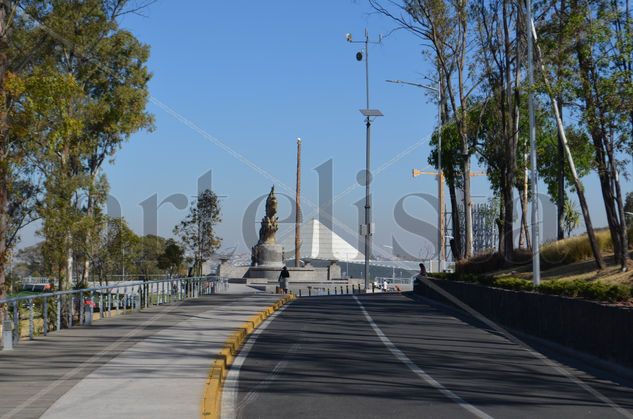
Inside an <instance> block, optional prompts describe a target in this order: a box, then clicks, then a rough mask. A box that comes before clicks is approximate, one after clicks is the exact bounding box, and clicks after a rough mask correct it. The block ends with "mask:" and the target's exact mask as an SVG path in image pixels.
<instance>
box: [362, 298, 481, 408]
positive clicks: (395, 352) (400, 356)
mask: <svg viewBox="0 0 633 419" xmlns="http://www.w3.org/2000/svg"><path fill="white" fill-rule="evenodd" d="M353 297H354V300H356V302H357V303H358V306H359V307H360V310H361V311H362V312H363V315H364V316H365V319H367V321H368V322H369V325H370V326H371V328H372V329H373V330H374V332H375V333H376V335H378V337H379V338H380V340H381V341H382V343H383V344H384V345H385V346H386V347H387V349H389V351H391V353H392V354H393V355H394V356H395V357H396V358H398V360H399V361H400V362H402V363H403V364H404V365H406V366H407V367H408V368H409V369H410V370H411V371H412V372H413V373H414V374H415V375H417V376H418V377H420V378H422V379H423V380H424V381H426V382H427V383H428V384H429V385H431V386H432V387H434V388H435V389H437V390H438V391H439V392H440V393H442V394H443V395H445V396H446V397H448V398H449V399H451V400H452V401H453V402H455V403H456V404H458V405H459V406H460V407H462V408H464V409H465V410H467V411H469V412H470V413H472V414H473V415H475V416H477V417H478V418H485V419H492V416H490V415H489V414H487V413H485V412H483V411H481V410H479V409H477V408H476V407H475V406H473V405H472V404H470V403H468V402H467V401H465V400H464V399H462V398H461V397H459V396H458V395H457V394H455V393H453V392H452V391H450V390H449V389H447V388H446V387H444V386H443V385H442V384H440V383H439V382H437V381H436V380H435V379H434V378H433V377H431V376H430V375H429V374H427V373H426V372H425V371H424V370H423V369H422V368H420V367H418V366H417V365H416V364H415V363H414V362H413V361H411V359H409V357H408V356H406V355H405V354H404V352H402V351H401V350H400V349H398V347H397V346H396V345H394V344H393V342H391V340H389V338H388V337H387V336H386V335H385V334H384V333H383V331H382V330H381V329H380V328H379V327H378V325H377V324H376V323H374V320H373V319H372V318H371V316H370V315H369V313H368V312H367V310H365V307H364V306H363V303H361V302H360V300H359V299H358V297H357V296H355V295H354V296H353Z"/></svg>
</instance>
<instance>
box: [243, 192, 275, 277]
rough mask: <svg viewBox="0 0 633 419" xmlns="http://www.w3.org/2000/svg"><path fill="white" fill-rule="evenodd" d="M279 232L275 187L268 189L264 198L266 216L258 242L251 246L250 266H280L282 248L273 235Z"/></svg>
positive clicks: (260, 229) (263, 219)
mask: <svg viewBox="0 0 633 419" xmlns="http://www.w3.org/2000/svg"><path fill="white" fill-rule="evenodd" d="M277 230H279V218H278V217H277V197H275V186H274V185H273V187H272V188H271V189H270V193H269V194H268V198H266V215H264V218H262V224H261V227H260V228H259V241H258V242H257V244H256V245H255V246H253V249H252V252H251V266H282V265H283V247H282V246H281V245H280V244H277V240H276V239H275V234H276V233H277Z"/></svg>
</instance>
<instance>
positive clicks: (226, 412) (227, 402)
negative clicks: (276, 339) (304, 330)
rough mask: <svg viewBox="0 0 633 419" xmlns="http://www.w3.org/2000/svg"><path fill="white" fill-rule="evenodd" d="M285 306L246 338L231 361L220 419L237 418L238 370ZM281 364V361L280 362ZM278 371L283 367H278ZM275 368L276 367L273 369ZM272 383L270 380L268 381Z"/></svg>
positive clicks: (223, 393)
mask: <svg viewBox="0 0 633 419" xmlns="http://www.w3.org/2000/svg"><path fill="white" fill-rule="evenodd" d="M286 307H288V306H286V305H284V306H283V307H282V308H281V309H279V310H278V311H276V312H275V313H273V314H272V315H271V316H270V317H268V319H266V321H265V322H264V323H262V324H261V326H259V327H258V328H257V329H256V330H255V331H254V332H253V333H252V334H251V335H250V336H249V338H248V340H247V341H246V344H244V346H243V347H242V349H241V350H240V353H239V354H238V355H237V358H235V360H234V361H233V365H231V368H230V369H229V373H228V375H227V376H226V381H225V383H224V390H223V391H222V402H221V405H220V406H221V407H220V417H221V418H222V419H234V418H236V417H237V393H238V389H239V384H240V382H239V380H240V369H241V368H242V365H243V364H244V361H246V358H248V354H249V353H250V351H251V349H252V348H253V346H254V345H255V342H256V341H257V338H258V337H259V335H260V334H261V333H262V332H263V331H264V330H266V328H267V327H268V325H269V324H271V323H272V321H273V320H274V319H275V317H277V316H278V315H279V314H280V313H282V312H283V311H284V310H285V309H286ZM282 362H283V361H282ZM278 366H279V364H278ZM279 367H280V369H281V368H282V367H283V366H279ZM275 368H277V367H275ZM270 381H272V380H270Z"/></svg>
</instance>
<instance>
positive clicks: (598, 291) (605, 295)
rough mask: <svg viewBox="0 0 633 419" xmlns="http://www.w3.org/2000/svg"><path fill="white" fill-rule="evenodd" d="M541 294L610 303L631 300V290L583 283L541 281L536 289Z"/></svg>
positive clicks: (618, 286) (600, 283)
mask: <svg viewBox="0 0 633 419" xmlns="http://www.w3.org/2000/svg"><path fill="white" fill-rule="evenodd" d="M537 290H538V292H541V293H543V294H553V295H560V296H564V297H571V298H583V299H586V300H596V301H607V302H610V303H614V302H620V301H627V300H628V299H630V298H631V288H630V287H627V286H624V285H619V284H605V283H603V282H585V281H578V280H576V281H543V282H542V283H541V285H539V287H538V288H537Z"/></svg>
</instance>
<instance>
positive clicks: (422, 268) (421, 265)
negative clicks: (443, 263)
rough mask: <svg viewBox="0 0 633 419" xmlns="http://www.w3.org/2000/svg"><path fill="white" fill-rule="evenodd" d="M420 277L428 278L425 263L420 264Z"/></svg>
mask: <svg viewBox="0 0 633 419" xmlns="http://www.w3.org/2000/svg"><path fill="white" fill-rule="evenodd" d="M420 276H426V266H424V263H420Z"/></svg>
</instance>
